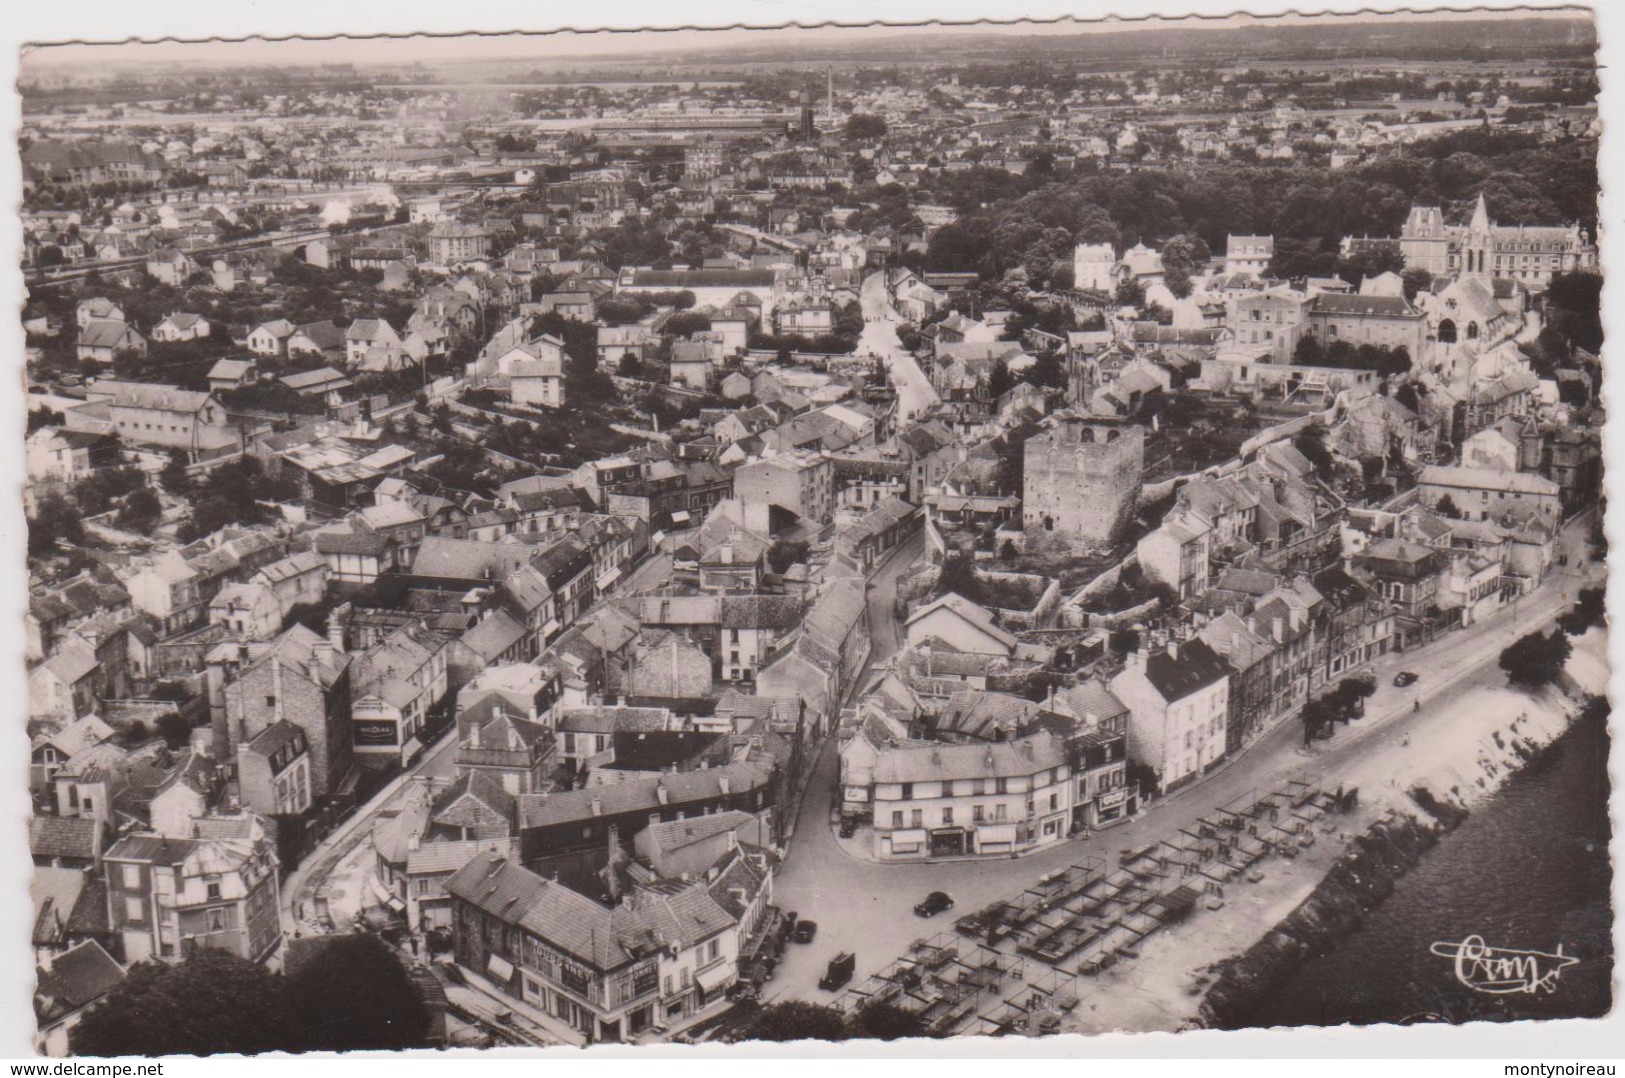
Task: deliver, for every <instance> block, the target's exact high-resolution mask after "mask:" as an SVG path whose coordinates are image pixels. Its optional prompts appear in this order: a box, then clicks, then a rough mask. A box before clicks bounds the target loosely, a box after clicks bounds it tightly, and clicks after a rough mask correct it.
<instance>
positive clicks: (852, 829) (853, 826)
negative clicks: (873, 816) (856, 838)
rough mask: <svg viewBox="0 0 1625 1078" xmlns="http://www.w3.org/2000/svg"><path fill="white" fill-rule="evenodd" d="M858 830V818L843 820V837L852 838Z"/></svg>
mask: <svg viewBox="0 0 1625 1078" xmlns="http://www.w3.org/2000/svg"><path fill="white" fill-rule="evenodd" d="M857 830H858V822H857V821H856V820H842V821H841V837H842V838H851V837H852V836H853V835H854V834H856V833H857Z"/></svg>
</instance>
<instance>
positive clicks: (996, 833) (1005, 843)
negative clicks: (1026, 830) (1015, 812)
mask: <svg viewBox="0 0 1625 1078" xmlns="http://www.w3.org/2000/svg"><path fill="white" fill-rule="evenodd" d="M1015 848H1016V825H1015V824H1013V823H985V824H982V825H981V826H979V827H977V828H976V852H977V853H984V854H1000V853H1012V852H1014V851H1015Z"/></svg>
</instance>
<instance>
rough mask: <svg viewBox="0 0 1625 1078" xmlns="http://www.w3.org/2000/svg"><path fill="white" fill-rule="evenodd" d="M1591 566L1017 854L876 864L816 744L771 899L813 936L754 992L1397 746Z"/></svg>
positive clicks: (829, 761) (859, 975)
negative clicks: (1159, 788) (1303, 720)
mask: <svg viewBox="0 0 1625 1078" xmlns="http://www.w3.org/2000/svg"><path fill="white" fill-rule="evenodd" d="M1585 534H1586V527H1585V522H1584V520H1583V519H1582V520H1580V521H1575V522H1572V523H1571V524H1570V525H1569V526H1568V527H1567V528H1565V529H1564V532H1563V533H1562V535H1561V536H1560V539H1559V551H1558V553H1559V554H1567V555H1568V559H1567V561H1568V565H1569V566H1571V567H1572V566H1577V565H1582V564H1584V563H1586V562H1587V559H1586V557H1585V554H1584V551H1585ZM889 568H891V566H888V569H889ZM1601 572H1602V567H1601V566H1600V565H1599V566H1587V568H1586V569H1585V570H1580V569H1574V568H1570V569H1567V570H1554V572H1553V574H1552V575H1551V576H1550V577H1549V578H1548V579H1547V580H1546V582H1545V583H1544V584H1542V585H1541V586H1540V587H1539V588H1537V589H1536V590H1535V591H1534V592H1532V593H1531V594H1529V595H1526V596H1524V597H1523V598H1522V599H1520V600H1519V601H1518V602H1517V603H1516V604H1514V605H1511V606H1508V607H1506V608H1504V609H1503V610H1501V611H1499V612H1498V613H1497V614H1496V615H1495V616H1494V617H1491V618H1488V619H1486V620H1485V621H1483V622H1480V623H1479V624H1477V625H1473V626H1470V627H1468V628H1465V629H1459V630H1456V631H1455V632H1452V633H1449V634H1447V635H1445V636H1443V637H1441V638H1440V639H1438V640H1436V641H1435V642H1434V643H1432V644H1431V645H1429V646H1427V647H1425V648H1422V649H1418V650H1416V651H1412V652H1407V653H1404V654H1393V655H1387V656H1384V657H1383V658H1382V659H1380V660H1379V661H1377V662H1376V663H1374V664H1373V665H1372V667H1371V668H1370V669H1371V671H1372V673H1374V674H1375V675H1376V677H1377V684H1378V686H1379V687H1378V690H1377V693H1376V695H1375V696H1373V697H1372V698H1371V699H1370V700H1368V701H1367V706H1366V717H1365V718H1363V719H1361V720H1358V721H1356V722H1354V723H1352V724H1350V725H1347V726H1341V727H1339V728H1338V730H1337V732H1336V735H1335V736H1334V737H1333V739H1332V740H1330V741H1326V742H1320V743H1319V744H1318V745H1317V746H1316V747H1315V749H1313V750H1310V751H1309V752H1308V753H1307V754H1306V753H1305V751H1304V750H1303V749H1302V748H1301V746H1302V741H1303V732H1302V728H1301V727H1300V726H1299V724H1298V723H1297V722H1296V721H1295V719H1294V718H1293V716H1292V715H1291V714H1289V715H1287V716H1286V717H1285V718H1283V719H1282V720H1280V721H1279V722H1278V724H1277V725H1276V726H1275V727H1274V728H1272V729H1271V730H1269V731H1268V732H1266V733H1264V734H1262V735H1260V736H1259V738H1258V739H1257V740H1255V741H1254V742H1253V743H1252V744H1251V745H1250V746H1249V747H1248V748H1246V749H1245V750H1244V751H1243V752H1242V753H1240V754H1239V755H1237V756H1235V757H1233V758H1232V759H1231V760H1230V761H1229V762H1228V763H1227V764H1226V765H1223V766H1222V767H1221V769H1220V770H1218V771H1216V772H1215V773H1213V774H1212V775H1210V776H1208V778H1206V779H1205V780H1204V781H1202V782H1200V783H1197V784H1196V785H1194V786H1189V787H1186V788H1185V789H1183V790H1180V791H1178V792H1176V793H1175V794H1173V795H1171V796H1169V797H1166V798H1163V799H1162V800H1160V801H1158V802H1156V803H1154V804H1153V805H1152V806H1151V807H1150V808H1149V809H1147V810H1145V811H1142V812H1141V814H1140V815H1139V816H1138V817H1137V818H1136V819H1134V820H1132V821H1131V822H1129V823H1126V824H1123V825H1120V826H1118V827H1114V828H1110V829H1107V830H1105V831H1100V832H1096V833H1094V834H1091V835H1089V836H1088V837H1086V838H1082V839H1079V840H1074V841H1067V842H1061V843H1058V844H1057V845H1055V846H1051V847H1048V848H1046V849H1044V850H1042V851H1040V852H1037V853H1034V854H1031V855H1029V856H1027V857H1023V858H1020V859H1016V860H1009V859H1003V858H995V859H969V860H955V861H945V862H936V863H925V864H882V863H877V862H875V861H871V860H868V859H866V858H865V857H863V856H861V855H860V853H859V852H858V851H861V850H863V849H864V848H865V846H866V842H865V841H863V840H866V839H867V837H868V833H867V832H866V831H860V832H859V833H858V835H857V836H856V837H855V838H854V839H849V840H841V839H838V838H837V837H836V835H835V833H834V830H833V828H832V826H831V821H832V818H833V815H834V813H835V812H836V808H835V796H836V781H837V779H838V777H839V765H840V760H839V756H838V754H837V746H836V744H835V742H834V740H833V739H831V740H829V741H826V742H825V744H824V745H823V747H822V749H821V750H820V752H819V755H818V759H817V762H816V764H815V770H814V773H813V775H812V778H811V781H809V782H808V783H807V785H806V793H805V796H804V800H803V803H802V804H801V806H800V807H799V818H798V822H797V826H796V832H795V838H794V841H793V842H792V844H791V847H790V850H789V853H788V856H787V858H786V860H785V862H784V864H783V865H782V866H781V868H780V871H779V873H778V876H777V877H776V879H775V880H774V888H773V890H774V902H775V904H776V905H778V906H779V907H780V908H781V909H785V910H793V911H795V912H797V914H798V915H799V916H800V917H801V918H803V919H806V920H812V921H816V922H817V923H818V925H819V930H818V934H817V937H816V938H815V939H814V941H813V942H812V943H811V944H805V945H795V944H792V945H791V946H790V947H789V949H788V950H787V951H786V953H785V957H784V960H783V961H782V962H781V964H780V966H779V969H778V972H777V974H776V975H775V976H774V978H773V980H771V981H770V982H768V984H767V985H766V986H765V990H764V993H763V996H764V998H765V999H768V1000H772V999H805V1000H813V1001H824V1002H828V1001H830V1000H832V999H833V998H834V997H833V995H832V994H831V993H829V992H824V991H822V990H820V989H819V988H818V979H819V977H821V976H822V975H823V972H824V968H825V966H826V965H827V964H828V962H829V960H830V959H831V958H832V957H834V956H835V955H836V954H837V953H839V952H841V951H851V952H853V953H854V954H855V955H856V956H857V970H856V974H855V976H854V978H853V983H858V982H861V981H862V980H863V979H864V978H865V977H866V976H869V975H871V974H873V973H875V972H877V971H878V970H879V969H880V968H881V967H882V966H884V965H886V963H888V962H890V961H891V960H892V959H894V958H896V957H898V956H899V955H900V954H902V953H903V952H904V951H905V950H906V949H907V948H908V945H909V944H910V943H911V942H912V941H913V940H915V939H918V938H920V937H922V936H930V935H932V934H934V933H936V932H940V931H945V930H946V931H951V930H952V927H953V920H954V918H956V917H957V916H959V915H961V914H963V913H968V912H971V911H973V910H976V909H979V908H981V907H983V906H986V905H987V904H989V903H991V902H993V901H996V900H999V899H1003V898H1009V897H1012V896H1014V895H1016V894H1018V893H1019V892H1020V891H1021V890H1022V889H1023V888H1025V887H1027V886H1029V885H1030V884H1032V883H1033V882H1034V881H1035V880H1036V879H1037V878H1038V877H1039V876H1041V875H1043V874H1044V873H1046V872H1049V871H1051V870H1053V869H1056V868H1061V867H1065V866H1067V865H1071V864H1075V863H1077V862H1079V861H1082V860H1083V859H1084V858H1086V857H1090V856H1094V857H1099V858H1103V859H1106V860H1108V861H1109V862H1111V863H1115V861H1116V857H1117V855H1118V853H1119V852H1120V851H1121V850H1123V849H1124V848H1127V847H1142V846H1146V845H1149V844H1152V843H1155V842H1158V841H1161V840H1164V839H1172V838H1174V837H1175V836H1176V835H1177V834H1178V832H1179V830H1180V829H1181V828H1189V827H1192V826H1193V825H1195V823H1196V821H1197V818H1198V817H1200V816H1202V815H1205V814H1207V813H1209V812H1211V811H1213V810H1214V809H1216V808H1218V807H1219V806H1221V805H1224V804H1227V803H1229V802H1231V801H1233V800H1235V799H1236V798H1238V797H1240V796H1242V795H1244V794H1247V793H1250V792H1253V791H1264V790H1269V789H1273V788H1275V787H1277V786H1279V785H1281V784H1282V783H1284V782H1285V781H1286V780H1287V779H1289V778H1292V777H1295V776H1298V775H1302V774H1305V773H1307V774H1311V775H1316V776H1318V777H1320V778H1321V779H1322V780H1323V781H1324V782H1326V783H1328V784H1332V785H1335V784H1336V783H1337V782H1338V781H1339V778H1338V776H1339V775H1340V774H1342V773H1345V772H1347V771H1350V770H1351V769H1353V768H1354V767H1355V766H1356V765H1357V764H1359V763H1361V762H1362V761H1364V760H1365V759H1366V758H1367V757H1368V756H1369V755H1370V754H1371V753H1373V752H1375V751H1377V750H1378V749H1379V748H1382V747H1389V748H1393V747H1397V745H1398V744H1399V743H1401V742H1402V741H1404V740H1405V739H1406V738H1407V735H1408V734H1409V733H1410V731H1412V730H1413V729H1416V730H1420V729H1422V728H1423V727H1425V726H1426V725H1427V723H1428V722H1429V721H1430V719H1432V718H1434V717H1435V716H1436V709H1435V708H1434V707H1431V706H1429V705H1430V703H1431V702H1434V701H1436V700H1438V699H1439V698H1441V697H1443V696H1445V695H1446V694H1449V693H1452V692H1454V691H1458V690H1462V689H1465V688H1466V687H1467V685H1468V684H1469V683H1474V682H1478V681H1487V682H1497V683H1498V682H1499V681H1501V680H1502V676H1501V674H1500V672H1499V671H1498V670H1497V669H1496V661H1497V659H1498V658H1499V656H1500V653H1501V650H1502V649H1503V648H1505V647H1506V646H1507V645H1508V644H1509V643H1511V642H1512V641H1513V640H1514V639H1516V637H1518V636H1520V635H1522V634H1524V633H1528V632H1533V631H1535V630H1537V629H1544V628H1546V627H1547V626H1549V625H1550V624H1551V623H1552V622H1553V621H1554V620H1555V619H1556V618H1557V616H1558V614H1560V613H1562V612H1563V611H1564V610H1566V609H1567V608H1568V607H1569V606H1571V605H1572V604H1573V602H1574V600H1575V597H1576V596H1577V594H1578V592H1579V589H1580V588H1581V587H1582V586H1589V585H1590V584H1591V583H1594V582H1596V580H1597V579H1600V575H1601ZM893 580H894V581H895V578H893ZM873 599H874V596H871V600H872V601H871V605H870V614H871V617H872V618H873V617H879V616H888V617H889V616H890V610H889V608H886V609H885V613H884V614H882V609H883V608H882V605H881V604H879V603H876V602H874V601H873ZM871 625H872V626H873V629H872V633H873V635H874V637H875V640H876V656H875V659H874V661H875V662H878V661H880V660H881V659H883V658H884V657H885V656H884V655H882V654H881V651H882V649H881V647H880V641H881V640H882V639H883V638H888V639H892V640H895V636H894V635H889V634H887V632H886V631H885V630H883V629H882V628H881V626H880V625H879V624H878V623H875V622H871ZM892 632H893V633H895V628H893V630H892ZM887 654H889V652H888V653H887ZM1401 670H1413V671H1415V672H1417V673H1419V674H1421V680H1420V681H1419V682H1418V683H1417V684H1415V685H1413V686H1411V687H1409V688H1406V689H1400V688H1396V687H1395V686H1394V685H1393V683H1392V682H1393V677H1394V675H1395V674H1397V673H1398V672H1400V671H1401ZM1418 703H1420V704H1421V707H1420V709H1417V707H1416V705H1417V704H1418ZM931 891H947V892H948V893H949V894H951V895H952V896H953V898H954V901H955V909H954V910H953V911H952V912H950V913H947V914H939V915H938V916H937V917H935V918H933V919H931V920H924V919H921V918H919V917H917V916H915V914H914V904H915V903H916V902H918V901H920V899H922V898H924V897H925V895H926V894H927V893H929V892H931Z"/></svg>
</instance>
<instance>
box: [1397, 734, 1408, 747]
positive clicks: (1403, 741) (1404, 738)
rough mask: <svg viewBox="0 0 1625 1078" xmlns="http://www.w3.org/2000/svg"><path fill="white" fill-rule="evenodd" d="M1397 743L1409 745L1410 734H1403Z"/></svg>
mask: <svg viewBox="0 0 1625 1078" xmlns="http://www.w3.org/2000/svg"><path fill="white" fill-rule="evenodd" d="M1399 743H1400V744H1401V745H1405V746H1407V747H1408V746H1409V745H1410V743H1411V735H1410V734H1406V735H1405V736H1404V737H1403V738H1401V739H1400V742H1399Z"/></svg>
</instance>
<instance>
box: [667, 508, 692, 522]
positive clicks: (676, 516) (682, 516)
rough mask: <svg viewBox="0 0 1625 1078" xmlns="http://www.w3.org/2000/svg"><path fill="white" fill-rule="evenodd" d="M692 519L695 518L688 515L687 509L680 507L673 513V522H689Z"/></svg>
mask: <svg viewBox="0 0 1625 1078" xmlns="http://www.w3.org/2000/svg"><path fill="white" fill-rule="evenodd" d="M692 519H694V518H693V517H690V516H689V515H688V510H687V509H679V510H677V511H676V512H675V513H673V514H672V515H671V522H672V523H673V524H687V523H688V522H689V521H690V520H692Z"/></svg>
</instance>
